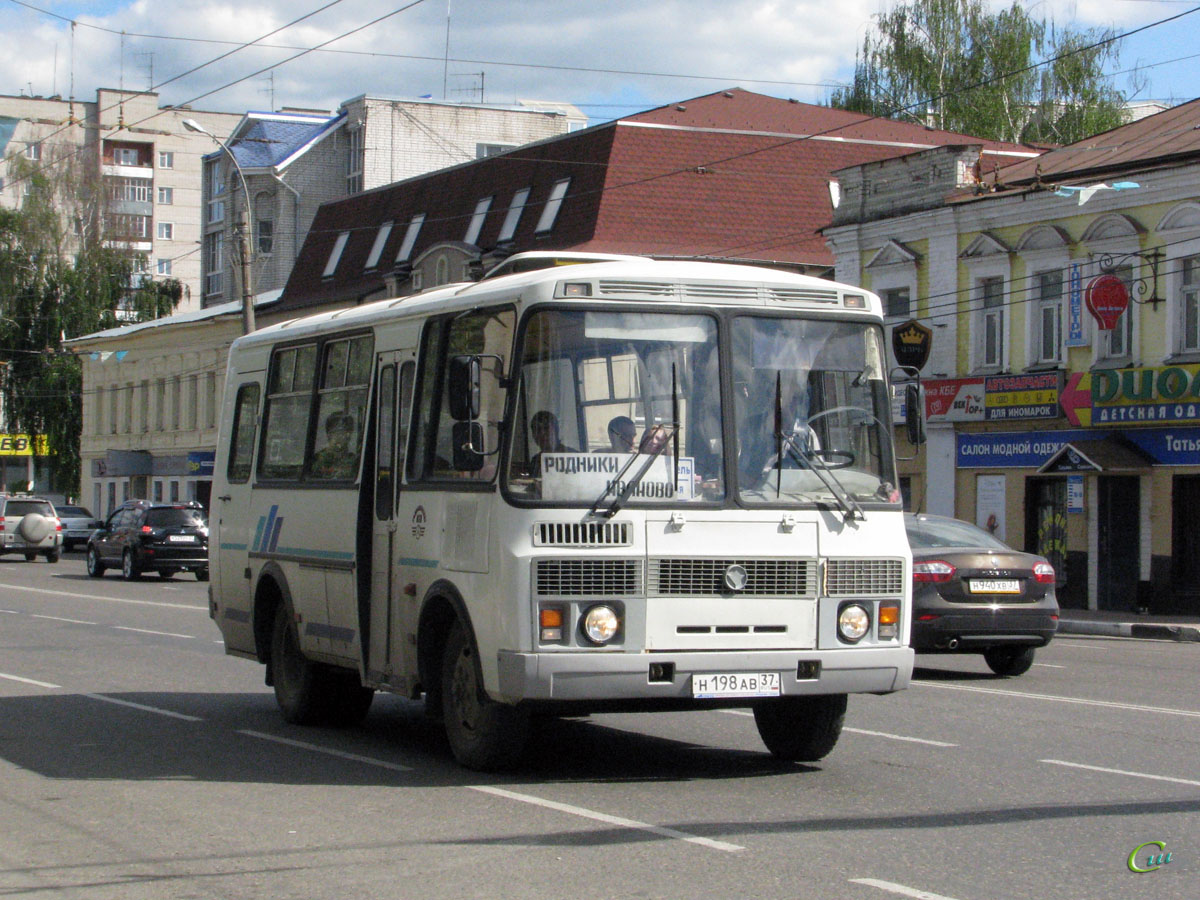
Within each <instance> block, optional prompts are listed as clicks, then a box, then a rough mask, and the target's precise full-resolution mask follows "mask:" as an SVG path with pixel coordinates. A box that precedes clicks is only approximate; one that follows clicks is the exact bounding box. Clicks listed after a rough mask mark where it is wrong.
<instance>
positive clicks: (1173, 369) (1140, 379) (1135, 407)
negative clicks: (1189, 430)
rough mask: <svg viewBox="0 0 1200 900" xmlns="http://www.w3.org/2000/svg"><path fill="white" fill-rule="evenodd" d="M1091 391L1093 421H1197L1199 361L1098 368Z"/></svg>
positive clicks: (1199, 407)
mask: <svg viewBox="0 0 1200 900" xmlns="http://www.w3.org/2000/svg"><path fill="white" fill-rule="evenodd" d="M1090 394H1091V406H1092V414H1091V420H1090V421H1091V424H1092V425H1140V424H1157V423H1159V422H1200V365H1196V364H1192V365H1186V366H1159V367H1153V368H1140V369H1097V370H1096V371H1094V372H1092V373H1091V378H1090ZM1081 424H1082V423H1081Z"/></svg>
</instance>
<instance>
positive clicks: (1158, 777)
mask: <svg viewBox="0 0 1200 900" xmlns="http://www.w3.org/2000/svg"><path fill="white" fill-rule="evenodd" d="M1038 762H1044V763H1049V764H1050V765H1052V766H1069V767H1070V768H1072V769H1087V770H1089V771H1091V772H1104V773H1106V774H1108V775H1130V776H1132V777H1134V778H1149V779H1150V780H1151V781H1170V782H1172V783H1174V784H1188V785H1192V786H1193V787H1200V781H1192V780H1190V779H1187V778H1172V777H1170V776H1169V775H1150V774H1147V773H1146V772H1128V771H1126V770H1125V769H1106V768H1105V767H1104V766H1088V765H1084V764H1083V763H1073V762H1067V761H1066V760H1064V759H1039V760H1038Z"/></svg>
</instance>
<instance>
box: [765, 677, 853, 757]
mask: <svg viewBox="0 0 1200 900" xmlns="http://www.w3.org/2000/svg"><path fill="white" fill-rule="evenodd" d="M845 718H846V695H845V694H829V695H827V696H823V697H779V698H777V699H774V700H763V701H762V702H761V703H759V704H757V705H756V706H755V707H754V724H755V725H757V726H758V734H759V737H761V738H762V741H763V743H764V744H766V745H767V749H768V750H770V751H771V755H772V756H774V757H775V758H776V759H782V760H786V761H787V762H815V761H816V760H818V759H821V758H823V757H824V756H825V755H826V754H828V753H829V751H831V750H832V749H833V747H834V745H835V744H836V743H837V741H838V737H839V736H840V735H841V733H842V722H843V721H844V720H845Z"/></svg>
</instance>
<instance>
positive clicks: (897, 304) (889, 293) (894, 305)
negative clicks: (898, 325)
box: [880, 287, 912, 319]
mask: <svg viewBox="0 0 1200 900" xmlns="http://www.w3.org/2000/svg"><path fill="white" fill-rule="evenodd" d="M880 299H882V300H883V314H884V315H885V316H886V317H887V318H889V319H908V318H910V316H911V309H912V306H911V305H910V303H909V290H908V288H907V287H895V288H887V289H886V290H885V291H883V292H882V293H881V294H880Z"/></svg>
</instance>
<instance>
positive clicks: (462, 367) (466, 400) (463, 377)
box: [447, 356, 483, 443]
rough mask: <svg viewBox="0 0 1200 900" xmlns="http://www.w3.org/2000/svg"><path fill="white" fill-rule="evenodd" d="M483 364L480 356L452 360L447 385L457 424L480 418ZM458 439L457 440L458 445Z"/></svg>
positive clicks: (458, 357)
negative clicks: (480, 389) (480, 387)
mask: <svg viewBox="0 0 1200 900" xmlns="http://www.w3.org/2000/svg"><path fill="white" fill-rule="evenodd" d="M482 373H483V364H482V363H481V362H480V361H479V357H478V356H453V357H451V358H450V377H449V384H448V385H447V388H448V391H449V394H450V415H451V416H452V417H453V418H454V420H455V421H457V422H468V421H473V420H474V419H477V418H479V382H480V380H481V377H482ZM457 441H458V439H457V437H456V438H455V442H456V443H457Z"/></svg>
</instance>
